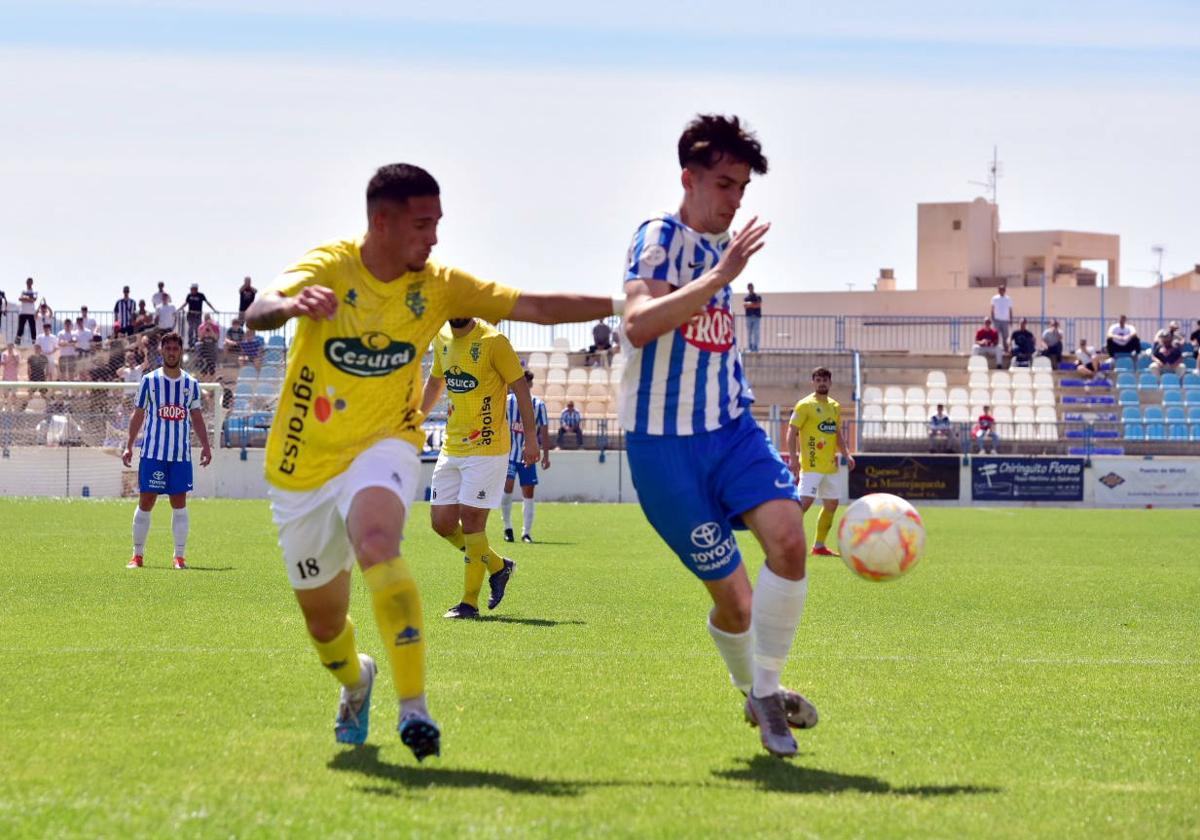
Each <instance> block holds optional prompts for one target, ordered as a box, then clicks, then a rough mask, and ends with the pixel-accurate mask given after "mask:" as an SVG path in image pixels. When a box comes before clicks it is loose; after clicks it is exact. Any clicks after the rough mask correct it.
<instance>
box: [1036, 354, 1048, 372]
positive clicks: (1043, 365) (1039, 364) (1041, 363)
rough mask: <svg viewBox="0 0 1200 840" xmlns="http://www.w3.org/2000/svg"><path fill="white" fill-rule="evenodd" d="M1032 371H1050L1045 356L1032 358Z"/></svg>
mask: <svg viewBox="0 0 1200 840" xmlns="http://www.w3.org/2000/svg"><path fill="white" fill-rule="evenodd" d="M1033 369H1034V370H1035V371H1038V370H1050V369H1051V366H1050V360H1049V359H1047V358H1046V357H1045V356H1034V357H1033Z"/></svg>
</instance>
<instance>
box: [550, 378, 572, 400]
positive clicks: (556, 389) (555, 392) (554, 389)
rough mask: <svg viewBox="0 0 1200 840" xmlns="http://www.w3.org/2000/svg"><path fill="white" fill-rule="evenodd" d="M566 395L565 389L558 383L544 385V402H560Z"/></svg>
mask: <svg viewBox="0 0 1200 840" xmlns="http://www.w3.org/2000/svg"><path fill="white" fill-rule="evenodd" d="M566 395H567V389H566V387H565V386H564V385H563V384H562V383H560V382H550V383H547V385H546V400H547V401H550V400H561V399H562V398H563V397H565V396H566Z"/></svg>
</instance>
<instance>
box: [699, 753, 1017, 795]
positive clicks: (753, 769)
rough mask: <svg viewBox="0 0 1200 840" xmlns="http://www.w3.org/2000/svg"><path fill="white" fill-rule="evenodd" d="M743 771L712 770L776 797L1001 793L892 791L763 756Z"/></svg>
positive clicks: (944, 788)
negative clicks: (776, 795)
mask: <svg viewBox="0 0 1200 840" xmlns="http://www.w3.org/2000/svg"><path fill="white" fill-rule="evenodd" d="M739 762H740V763H742V764H744V765H745V767H744V768H737V769H734V770H714V771H713V775H714V776H717V777H718V778H722V779H726V780H729V781H736V782H751V783H753V784H754V785H756V786H757V787H759V788H761V789H762V790H764V791H772V792H776V793H842V792H846V791H853V792H857V793H885V794H889V795H892V796H920V797H926V796H961V795H965V794H980V793H1001V792H1002V789H1001V788H998V787H991V786H986V785H912V786H906V787H894V786H892V785H891V784H889V783H888V782H886V781H884V780H883V779H879V778H876V777H875V776H855V775H852V774H849V773H834V772H832V771H830V770H817V769H816V768H813V767H803V766H801V765H798V764H793V763H790V762H787V761H783V760H780V759H778V758H774V757H772V756H767V755H759V756H755V757H754V758H751V759H739Z"/></svg>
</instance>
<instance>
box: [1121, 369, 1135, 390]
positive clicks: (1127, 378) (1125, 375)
mask: <svg viewBox="0 0 1200 840" xmlns="http://www.w3.org/2000/svg"><path fill="white" fill-rule="evenodd" d="M1137 386H1138V381H1137V376H1136V375H1134V374H1133V372H1132V371H1126V372H1122V373H1118V374H1117V387H1118V388H1137Z"/></svg>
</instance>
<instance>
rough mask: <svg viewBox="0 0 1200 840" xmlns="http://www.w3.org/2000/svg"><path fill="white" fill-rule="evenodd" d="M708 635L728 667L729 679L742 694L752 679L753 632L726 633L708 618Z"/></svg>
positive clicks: (748, 689)
mask: <svg viewBox="0 0 1200 840" xmlns="http://www.w3.org/2000/svg"><path fill="white" fill-rule="evenodd" d="M708 635H710V636H712V640H713V643H714V644H716V646H717V652H718V653H720V654H721V658H722V659H724V660H725V667H726V668H728V669H729V681H730V682H731V683H733V684H734V686H736V687H737V688H738V689H739V690H740V691H741V692H742V693H743V694H745V693H747V692H749V691H750V685H751V683H752V682H753V681H754V632H753V631H752V630H747V631H746V632H745V633H728V632H726V631H724V630H722V629H721V628H719V627H717V626H716V625H715V624H713V623H712V617H711V616H710V617H709V619H708Z"/></svg>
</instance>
